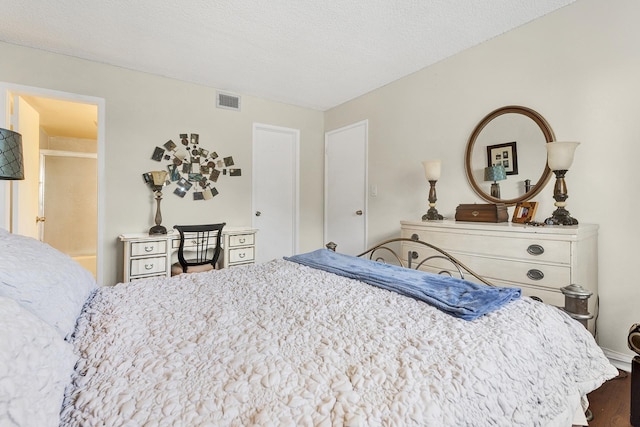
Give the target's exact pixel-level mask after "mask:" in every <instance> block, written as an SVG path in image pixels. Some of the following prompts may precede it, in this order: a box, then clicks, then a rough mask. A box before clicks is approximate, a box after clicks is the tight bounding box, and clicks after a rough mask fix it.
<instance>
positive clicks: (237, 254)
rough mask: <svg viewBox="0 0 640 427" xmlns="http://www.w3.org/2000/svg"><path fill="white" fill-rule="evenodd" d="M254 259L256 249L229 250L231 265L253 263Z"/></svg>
mask: <svg viewBox="0 0 640 427" xmlns="http://www.w3.org/2000/svg"><path fill="white" fill-rule="evenodd" d="M253 259H254V248H253V247H247V248H237V249H231V250H229V263H237V262H252V261H253Z"/></svg>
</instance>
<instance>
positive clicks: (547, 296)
mask: <svg viewBox="0 0 640 427" xmlns="http://www.w3.org/2000/svg"><path fill="white" fill-rule="evenodd" d="M494 284H495V285H496V286H507V287H513V288H520V289H521V290H522V295H524V296H527V297H537V298H540V299H541V300H542V302H543V303H545V304H550V305H555V306H556V307H564V294H563V293H562V292H560V291H554V290H549V289H542V288H536V287H535V286H522V285H514V284H512V283H504V282H500V281H498V280H496V281H495V283H494Z"/></svg>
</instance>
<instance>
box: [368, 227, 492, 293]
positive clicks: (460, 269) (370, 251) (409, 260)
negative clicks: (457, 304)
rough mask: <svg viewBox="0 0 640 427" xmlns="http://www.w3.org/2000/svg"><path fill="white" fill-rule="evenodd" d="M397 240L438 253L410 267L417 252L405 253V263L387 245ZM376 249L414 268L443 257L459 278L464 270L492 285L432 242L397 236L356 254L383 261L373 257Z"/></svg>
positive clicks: (416, 256)
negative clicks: (457, 273)
mask: <svg viewBox="0 0 640 427" xmlns="http://www.w3.org/2000/svg"><path fill="white" fill-rule="evenodd" d="M398 242H411V243H412V244H416V245H421V246H425V247H427V248H430V249H432V250H434V251H436V252H439V254H440V255H431V256H429V257H426V258H424V259H422V260H421V261H420V262H418V264H417V265H415V267H412V260H413V259H417V258H418V256H419V255H418V253H417V252H416V251H411V250H410V251H409V253H408V254H407V265H405V263H404V262H402V259H401V257H400V256H398V254H397V253H396V251H394V250H393V249H391V248H390V247H388V245H389V244H392V243H398ZM377 251H383V252H385V253H386V252H388V253H390V254H391V255H393V257H394V258H395V260H396V261H397V262H398V264H400V265H401V266H402V267H405V268H415V269H416V270H417V269H419V268H420V267H422V266H423V265H424V264H425V263H426V262H428V261H429V260H432V259H444V260H447V261H449V262H451V263H452V264H453V265H454V266H455V268H456V270H457V271H458V272H459V274H460V276H461V278H464V273H463V272H464V271H466V272H467V273H468V274H470V275H471V276H473V277H475V278H476V279H478V280H479V281H480V282H482V283H484V284H485V285H489V286H493V284H492V283H491V282H489V281H487V280H486V279H484V278H483V277H482V276H480V275H479V274H477V273H475V272H474V271H473V270H471V269H470V268H469V267H467V266H466V265H465V264H463V263H462V262H461V261H459V260H458V259H456V258H455V257H454V256H452V255H451V254H449V253H448V252H446V251H444V250H442V249H440V248H438V247H437V246H433V245H432V244H429V243H427V242H424V241H422V240H417V239H407V238H406V237H397V238H395V239H389V240H386V241H384V242H381V243H379V244H377V245H375V246H373V247H372V248H370V249H367V250H366V251H364V252H363V253H361V254H359V255H357V256H358V257H364V256H367V255H368V257H369V259H371V260H374V261H379V262H385V261H384V258H382V257H378V258H376V259H374V256H375V255H376V252H377ZM440 274H448V275H451V273H450V272H448V271H445V270H442V271H440Z"/></svg>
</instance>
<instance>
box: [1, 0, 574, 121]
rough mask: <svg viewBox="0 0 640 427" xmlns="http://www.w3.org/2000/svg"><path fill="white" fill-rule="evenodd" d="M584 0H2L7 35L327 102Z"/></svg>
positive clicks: (217, 83)
mask: <svg viewBox="0 0 640 427" xmlns="http://www.w3.org/2000/svg"><path fill="white" fill-rule="evenodd" d="M573 1H574V0H262V1H258V0H182V1H176V0H136V1H131V0H87V1H77V0H20V1H16V0H0V9H1V10H2V25H1V26H0V40H2V41H6V42H9V43H14V44H19V45H25V46H31V47H36V48H40V49H44V50H48V51H52V52H57V53H62V54H66V55H71V56H75V57H79V58H85V59H89V60H93V61H98V62H103V63H107V64H112V65H117V66H120V67H125V68H129V69H133V70H139V71H144V72H148V73H153V74H158V75H162V76H167V77H172V78H176V79H179V80H184V81H188V82H194V83H199V84H203V85H206V86H211V87H215V88H218V89H222V90H226V91H231V92H236V93H239V94H248V95H254V96H259V97H263V98H267V99H271V100H276V101H281V102H286V103H290V104H295V105H300V106H304V107H310V108H315V109H319V110H326V109H328V108H331V107H334V106H336V105H339V104H341V103H343V102H346V101H348V100H350V99H353V98H355V97H357V96H359V95H362V94H364V93H366V92H369V91H371V90H373V89H376V88H378V87H381V86H384V85H385V84H387V83H390V82H392V81H394V80H397V79H398V78H401V77H403V76H406V75H408V74H411V73H413V72H415V71H418V70H420V69H422V68H424V67H427V66H429V65H431V64H433V63H435V62H438V61H440V60H442V59H444V58H446V57H449V56H451V55H454V54H456V53H458V52H460V51H462V50H464V49H466V48H469V47H471V46H474V45H476V44H479V43H481V42H483V41H485V40H488V39H490V38H492V37H495V36H497V35H499V34H501V33H504V32H506V31H509V30H511V29H513V28H515V27H517V26H520V25H522V24H524V23H526V22H529V21H532V20H534V19H536V18H538V17H540V16H542V15H545V14H547V13H549V12H552V11H553V10H556V9H558V8H560V7H563V6H565V5H567V4H569V3H572V2H573Z"/></svg>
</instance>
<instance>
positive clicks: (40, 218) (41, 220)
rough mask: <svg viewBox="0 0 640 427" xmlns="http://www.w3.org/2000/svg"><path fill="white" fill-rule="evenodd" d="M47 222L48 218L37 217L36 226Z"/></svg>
mask: <svg viewBox="0 0 640 427" xmlns="http://www.w3.org/2000/svg"><path fill="white" fill-rule="evenodd" d="M46 220H47V218H45V217H43V216H37V217H36V224H37V223H39V222H45V221H46Z"/></svg>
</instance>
